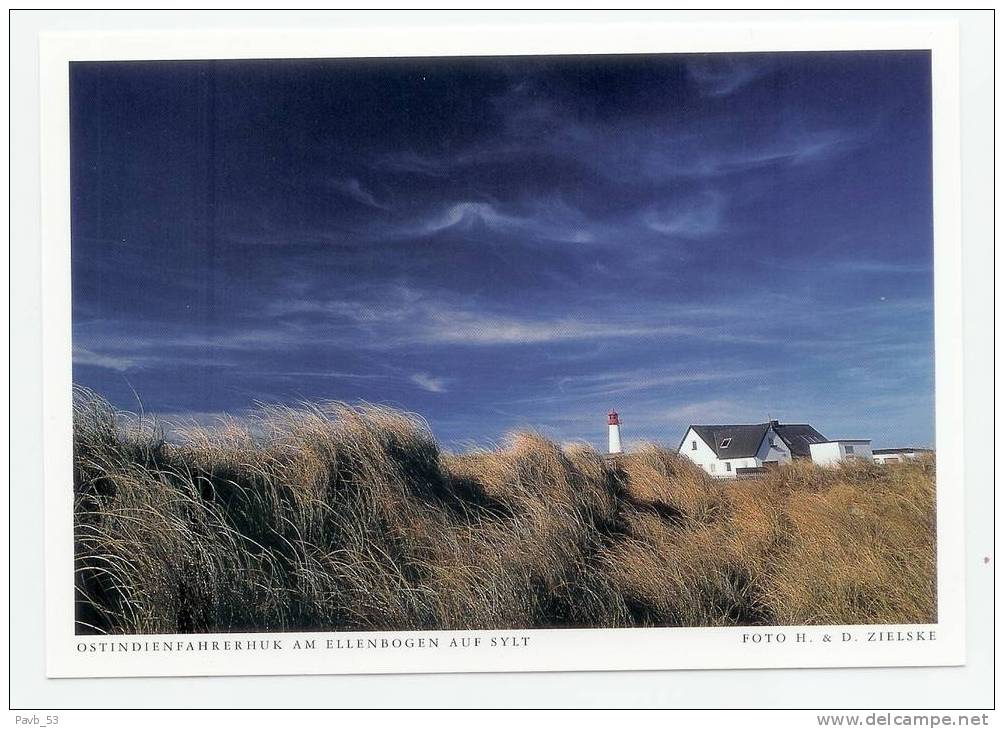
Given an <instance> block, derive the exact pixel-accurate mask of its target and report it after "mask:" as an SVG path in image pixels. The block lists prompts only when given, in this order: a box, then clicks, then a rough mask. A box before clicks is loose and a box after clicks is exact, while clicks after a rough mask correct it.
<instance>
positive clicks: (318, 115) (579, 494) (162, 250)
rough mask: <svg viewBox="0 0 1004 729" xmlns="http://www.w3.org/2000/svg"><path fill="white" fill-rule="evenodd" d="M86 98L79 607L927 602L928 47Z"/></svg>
mask: <svg viewBox="0 0 1004 729" xmlns="http://www.w3.org/2000/svg"><path fill="white" fill-rule="evenodd" d="M68 94H69V98H68V101H69V105H68V111H69V119H68V131H69V167H70V169H69V181H70V266H71V285H72V314H71V316H72V383H73V413H72V420H73V422H72V441H73V442H72V448H73V456H72V457H73V478H72V484H70V483H66V484H65V486H64V487H63V488H65V489H67V490H69V489H70V488H71V487H72V493H73V507H72V513H73V592H74V610H73V632H74V633H75V634H76V635H78V636H145V635H178V634H204V633H211V634H228V633H241V634H255V633H270V634H277V633H288V632H322V633H331V634H338V633H341V632H346V631H348V632H354V633H362V634H363V636H362V637H360V638H358V639H357V640H358V641H361V643H360V645H363V644H365V643H366V641H367V639H366V637H365V633H366V632H367V631H471V630H475V631H478V630H480V631H484V630H526V629H562V628H576V629H599V628H603V629H634V628H680V627H683V628H704V627H735V626H827V625H841V626H853V625H879V626H881V625H885V624H890V625H901V626H902V625H906V626H917V625H930V624H936V623H937V622H938V615H939V610H938V607H939V606H938V600H937V588H938V573H937V569H936V564H937V532H936V524H937V513H936V506H935V504H936V502H935V495H936V491H937V489H939V488H941V487H942V484H940V483H938V482H937V479H936V478H935V473H936V462H937V457H938V452H937V445H938V444H937V443H936V442H935V416H936V412H935V379H934V372H935V346H934V343H935V337H934V321H935V307H934V273H935V265H934V193H933V186H934V179H933V174H932V165H933V161H932V65H931V51H930V50H925V49H920V50H860V51H853V50H852V51H826V50H821V51H798V52H793V51H792V52H785V51H782V52H708V53H637V54H597V55H587V54H560V55H509V56H491V55H488V56H438V57H414V56H413V57H393V58H392V57H385V58H248V59H240V58H238V59H227V58H216V59H203V60H198V59H196V60H125V61H104V60H97V61H86V60H85V61H73V62H71V63H69V69H68ZM67 493H68V491H67ZM910 632H911V639H916V640H923V639H924V637H923V636H924V634H925V632H927V631H910ZM914 633H916V635H914ZM423 635H425V636H426V638H424V639H427V640H431V641H433V642H435V641H436V640H437V639H436V633H435V632H426V633H423ZM424 639H423V640H424ZM514 640H516V639H514ZM253 642H254V641H253V640H252V643H253ZM262 642H264V641H262ZM374 643H375V641H374ZM90 645H92V646H93V645H94V644H90ZM111 646H112V649H114V646H115V643H114V642H112V643H111ZM89 650H93V648H90V649H89Z"/></svg>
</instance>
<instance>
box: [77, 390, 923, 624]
mask: <svg viewBox="0 0 1004 729" xmlns="http://www.w3.org/2000/svg"><path fill="white" fill-rule="evenodd" d="M74 493H75V503H74V520H75V534H76V588H77V631H78V633H81V634H100V633H109V634H123V633H126V634H128V633H197V632H234V631H240V632H257V631H292V630H376V629H387V630H391V629H393V630H417V629H466V628H479V629H491V628H532V627H631V626H728V625H809V624H855V623H927V622H932V621H934V620H935V611H936V606H935V546H934V545H935V542H934V462H933V460H932V459H929V458H928V459H917V460H915V461H909V462H906V463H903V464H896V465H885V466H877V465H875V464H872V463H865V462H853V463H849V464H847V465H845V466H842V467H840V468H834V469H820V468H816V467H813V466H812V465H811V464H804V463H796V464H793V465H791V466H787V467H783V468H780V469H778V470H776V471H774V472H771V473H770V474H768V475H765V476H764V477H762V478H757V479H754V480H744V481H732V482H725V481H715V480H712V479H710V478H709V477H708V476H706V475H705V474H704V473H703V472H702V471H701V470H700V469H698V468H696V467H694V466H693V465H692V464H691V463H690V462H689V461H687V460H686V459H684V458H681V457H679V456H678V455H677V454H675V453H672V452H669V451H666V450H663V449H660V448H658V447H655V446H650V447H646V448H643V449H641V450H640V451H639V452H637V453H634V454H631V455H630V456H627V457H624V458H621V459H618V460H616V461H609V460H605V459H603V458H602V457H601V456H600V455H599V454H597V453H596V452H595V451H594V450H592V449H591V448H588V447H585V446H570V447H565V448H562V447H560V446H558V445H557V444H555V443H553V442H550V441H548V440H547V439H545V438H543V437H541V436H539V435H536V434H533V433H516V434H513V435H511V436H510V437H509V438H508V439H507V440H506V442H505V443H504V444H503V445H502V446H500V447H498V448H491V449H483V450H471V451H468V452H465V453H462V454H449V453H445V452H443V451H441V450H440V449H439V447H438V446H437V444H436V442H435V440H434V438H433V437H432V435H431V433H430V431H429V429H428V427H427V426H426V425H425V423H424V422H423V421H421V420H420V419H419V418H417V417H415V416H413V415H409V414H406V413H402V412H399V411H395V410H391V409H387V408H381V407H374V406H355V407H352V406H348V405H345V404H342V403H324V404H317V405H310V406H303V407H300V408H296V409H292V408H282V407H269V408H263V409H261V410H260V411H259V412H258V413H257V414H256V415H255V416H254V417H253V418H252V419H251V420H250V421H247V420H242V421H241V422H237V421H229V422H222V423H220V424H219V425H218V426H217V427H213V428H208V429H207V428H199V427H191V428H187V429H183V430H179V431H177V436H176V437H174V438H172V439H171V441H170V442H169V441H167V440H165V439H164V437H163V433H162V431H161V429H160V428H159V427H158V426H157V425H156V424H155V423H151V422H150V421H149V420H143V419H141V418H136V417H128V416H125V415H124V414H122V413H118V412H116V411H115V410H113V409H112V408H111V407H110V406H109V405H108V403H107V402H105V401H104V400H102V399H101V398H100V397H98V396H96V395H95V394H93V393H91V392H88V391H85V390H78V391H77V393H76V397H75V406H74Z"/></svg>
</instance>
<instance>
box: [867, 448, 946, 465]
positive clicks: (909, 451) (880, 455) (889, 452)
mask: <svg viewBox="0 0 1004 729" xmlns="http://www.w3.org/2000/svg"><path fill="white" fill-rule="evenodd" d="M931 453H934V451H933V450H931V449H930V448H874V449H872V458H874V459H875V462H876V463H900V462H901V461H906V460H909V459H911V458H917V457H918V456H924V455H928V454H931Z"/></svg>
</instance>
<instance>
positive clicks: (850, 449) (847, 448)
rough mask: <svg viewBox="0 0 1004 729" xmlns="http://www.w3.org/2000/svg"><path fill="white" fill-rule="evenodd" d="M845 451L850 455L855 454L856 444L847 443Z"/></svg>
mask: <svg viewBox="0 0 1004 729" xmlns="http://www.w3.org/2000/svg"><path fill="white" fill-rule="evenodd" d="M844 453H846V454H847V455H849V456H853V455H854V446H851V445H845V446H844Z"/></svg>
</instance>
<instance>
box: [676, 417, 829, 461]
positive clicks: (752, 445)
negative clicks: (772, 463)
mask: <svg viewBox="0 0 1004 729" xmlns="http://www.w3.org/2000/svg"><path fill="white" fill-rule="evenodd" d="M770 427H773V428H774V432H776V433H777V434H778V436H779V437H780V438H781V440H783V441H784V443H785V445H787V446H788V450H790V451H791V454H792V455H793V456H803V457H806V458H808V457H809V456H810V455H811V454H810V453H809V444H810V443H825V442H826V438H825V437H824V436H823V435H822V434H821V433H820V432H819V431H818V430H816V429H815V428H813V427H812V426H811V425H805V424H798V425H781V424H780V423H777V422H772V423H758V424H756V425H691V426H690V428H688V429H687V432H690V429H691V428H692V429H693V430H694V432H695V433H697V434H698V435H699V436H700V437H701V439H702V440H703V441H704V442H705V443H707V444H708V445H709V446H710V447H711V449H712V450H713V451H714V452H715V455H716V456H718V457H719V458H749V457H751V456H755V455H756V452H757V451H758V450H759V449H760V444H761V443H762V442H763V439H764V436H765V435H767V429H768V428H770ZM683 437H684V440H686V438H687V436H686V434H684V436H683ZM726 438H731V439H732V440H731V441H730V442H729V445H728V447H726V448H722V442H723V441H724V440H725V439H726ZM680 446H681V447H682V446H683V441H681V442H680ZM677 450H679V448H678V449H677Z"/></svg>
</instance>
